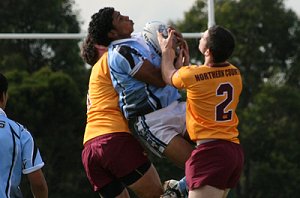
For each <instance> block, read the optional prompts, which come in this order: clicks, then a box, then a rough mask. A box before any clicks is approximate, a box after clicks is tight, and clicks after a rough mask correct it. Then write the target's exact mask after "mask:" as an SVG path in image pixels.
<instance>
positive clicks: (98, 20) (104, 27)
mask: <svg viewBox="0 0 300 198" xmlns="http://www.w3.org/2000/svg"><path fill="white" fill-rule="evenodd" d="M114 11H115V9H114V8H112V7H105V8H102V9H100V10H99V11H98V12H97V13H95V14H93V16H92V20H91V21H90V23H89V28H88V34H89V35H90V36H91V37H92V39H93V40H94V42H95V43H96V44H99V45H104V46H108V45H109V44H110V43H111V42H112V40H111V39H110V38H108V36H107V34H108V33H109V32H110V31H111V30H112V29H113V24H112V21H113V18H112V15H113V13H114Z"/></svg>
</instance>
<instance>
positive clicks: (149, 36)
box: [142, 21, 168, 55]
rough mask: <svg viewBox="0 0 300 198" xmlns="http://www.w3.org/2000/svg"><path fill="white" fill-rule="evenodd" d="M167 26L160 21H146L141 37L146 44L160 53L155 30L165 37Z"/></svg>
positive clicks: (166, 35)
mask: <svg viewBox="0 0 300 198" xmlns="http://www.w3.org/2000/svg"><path fill="white" fill-rule="evenodd" d="M167 29H168V26H167V25H166V24H164V23H162V22H160V21H151V22H148V23H146V25H145V27H144V29H143V32H142V34H143V37H144V39H145V41H146V43H147V44H148V45H150V46H151V47H152V48H153V49H154V50H155V51H156V53H158V54H159V55H160V54H161V49H160V46H159V43H158V39H157V33H156V32H157V31H158V32H162V34H163V36H164V37H165V38H167V37H168V31H167Z"/></svg>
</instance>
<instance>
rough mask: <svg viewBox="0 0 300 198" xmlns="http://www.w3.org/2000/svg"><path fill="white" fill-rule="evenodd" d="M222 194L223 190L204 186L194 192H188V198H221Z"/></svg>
mask: <svg viewBox="0 0 300 198" xmlns="http://www.w3.org/2000/svg"><path fill="white" fill-rule="evenodd" d="M224 192H225V191H224V190H221V189H218V188H215V187H213V186H209V185H206V186H203V187H200V188H198V189H195V190H190V191H189V198H207V197H209V198H222V197H223V195H224Z"/></svg>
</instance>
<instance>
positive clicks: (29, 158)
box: [0, 108, 44, 198]
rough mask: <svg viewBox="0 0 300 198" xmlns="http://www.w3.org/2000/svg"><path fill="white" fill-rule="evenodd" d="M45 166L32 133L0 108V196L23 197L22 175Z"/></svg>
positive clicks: (6, 197)
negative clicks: (21, 188)
mask: <svg viewBox="0 0 300 198" xmlns="http://www.w3.org/2000/svg"><path fill="white" fill-rule="evenodd" d="M43 166H44V162H43V161H42V158H41V155H40V153H39V150H38V149H37V147H36V146H35V144H34V141H33V138H32V136H31V134H30V133H29V132H28V131H27V130H26V129H25V128H24V127H23V126H22V125H20V124H19V123H17V122H14V121H13V120H10V119H8V118H7V117H6V114H5V112H4V111H3V110H2V109H1V108H0V197H1V198H19V197H22V194H21V191H20V189H19V184H20V182H21V176H22V173H23V174H28V173H31V172H33V171H36V170H38V169H40V168H42V167H43Z"/></svg>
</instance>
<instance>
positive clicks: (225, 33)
mask: <svg viewBox="0 0 300 198" xmlns="http://www.w3.org/2000/svg"><path fill="white" fill-rule="evenodd" d="M207 47H208V49H210V51H211V53H212V55H213V59H214V62H215V63H222V62H224V61H226V60H227V59H228V58H229V57H230V56H231V54H232V53H233V50H234V47H235V40H234V36H233V34H232V33H231V32H230V31H229V30H227V29H226V28H224V27H221V26H218V25H216V26H212V27H210V28H209V29H208V40H207Z"/></svg>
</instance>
